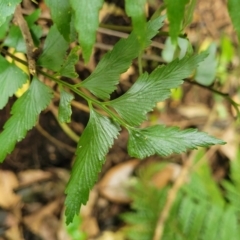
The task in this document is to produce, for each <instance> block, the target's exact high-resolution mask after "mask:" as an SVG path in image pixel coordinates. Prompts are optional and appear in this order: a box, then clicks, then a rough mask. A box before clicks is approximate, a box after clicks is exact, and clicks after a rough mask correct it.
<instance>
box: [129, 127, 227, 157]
mask: <svg viewBox="0 0 240 240" xmlns="http://www.w3.org/2000/svg"><path fill="white" fill-rule="evenodd" d="M214 144H225V142H223V141H222V140H219V139H216V138H214V137H212V136H209V135H208V134H206V133H204V132H198V131H197V130H196V129H187V130H182V131H181V130H180V129H179V128H177V127H165V126H163V125H157V126H153V127H148V128H145V129H129V142H128V153H129V154H130V156H132V157H137V158H141V159H142V158H145V157H149V156H151V155H154V154H158V155H160V156H168V155H170V154H172V153H181V152H185V151H186V150H187V149H195V148H197V147H208V146H210V145H214Z"/></svg>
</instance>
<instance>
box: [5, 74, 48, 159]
mask: <svg viewBox="0 0 240 240" xmlns="http://www.w3.org/2000/svg"><path fill="white" fill-rule="evenodd" d="M52 96H53V94H52V90H51V89H50V88H49V87H47V86H46V85H45V84H43V83H42V82H40V81H39V80H38V79H37V78H36V77H34V79H33V81H32V83H31V85H30V88H29V89H28V91H26V92H25V93H24V94H23V95H22V96H21V97H20V98H19V99H18V100H17V101H16V102H15V103H14V105H13V107H12V110H11V114H12V116H11V117H10V118H9V119H8V121H7V122H6V123H5V125H4V126H3V129H4V130H3V131H2V132H1V134H0V142H1V143H4V144H1V151H0V162H2V161H3V160H4V159H5V157H6V156H7V154H9V153H11V152H12V150H13V148H14V147H15V144H16V143H17V142H19V141H21V140H22V139H23V138H24V137H25V136H26V134H27V131H28V130H30V129H31V128H32V127H33V126H34V125H35V124H36V122H37V118H38V115H39V114H40V112H41V111H42V110H44V109H45V108H46V107H47V105H48V104H49V103H50V101H51V98H52Z"/></svg>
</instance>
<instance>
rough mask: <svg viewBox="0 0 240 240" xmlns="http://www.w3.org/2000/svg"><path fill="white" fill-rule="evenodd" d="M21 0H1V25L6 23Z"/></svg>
mask: <svg viewBox="0 0 240 240" xmlns="http://www.w3.org/2000/svg"><path fill="white" fill-rule="evenodd" d="M20 2H21V0H8V1H6V0H0V27H1V26H2V25H3V24H4V22H5V20H6V18H7V17H8V16H10V15H12V14H13V13H14V11H15V8H16V6H17V5H18V4H19V3H20Z"/></svg>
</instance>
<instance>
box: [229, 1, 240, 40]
mask: <svg viewBox="0 0 240 240" xmlns="http://www.w3.org/2000/svg"><path fill="white" fill-rule="evenodd" d="M227 3H228V12H229V15H230V17H231V20H232V23H233V26H234V28H235V30H236V32H237V35H238V39H239V41H240V17H239V9H240V1H239V0H228V2H227Z"/></svg>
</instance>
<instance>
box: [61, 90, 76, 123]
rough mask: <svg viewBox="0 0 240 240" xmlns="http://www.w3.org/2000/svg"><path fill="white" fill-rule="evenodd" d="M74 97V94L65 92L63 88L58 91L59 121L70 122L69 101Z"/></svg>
mask: <svg viewBox="0 0 240 240" xmlns="http://www.w3.org/2000/svg"><path fill="white" fill-rule="evenodd" d="M73 99H74V96H73V95H72V94H71V93H69V92H66V91H65V90H64V89H62V90H61V92H60V104H59V110H58V119H59V121H60V122H61V123H63V122H70V120H71V115H72V109H71V101H72V100H73Z"/></svg>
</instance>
